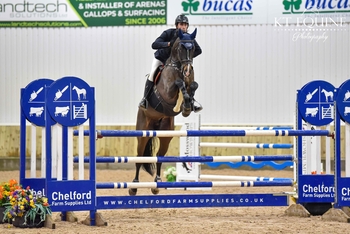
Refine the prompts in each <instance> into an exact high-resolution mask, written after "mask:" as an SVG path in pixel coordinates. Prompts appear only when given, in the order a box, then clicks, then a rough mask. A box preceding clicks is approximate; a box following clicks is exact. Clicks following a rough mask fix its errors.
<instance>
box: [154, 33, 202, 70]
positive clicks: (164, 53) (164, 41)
mask: <svg viewBox="0 0 350 234" xmlns="http://www.w3.org/2000/svg"><path fill="white" fill-rule="evenodd" d="M175 32H176V29H175V28H170V29H167V30H165V31H164V32H163V33H162V34H161V35H160V36H159V37H158V38H157V39H156V40H155V41H154V42H153V43H152V49H154V50H157V51H156V52H155V53H154V57H155V58H156V59H158V60H160V61H161V62H162V63H163V64H165V62H166V60H167V59H168V58H169V57H170V53H171V48H170V47H169V46H168V42H170V41H171V39H173V37H174V36H175ZM194 46H195V50H194V55H193V57H197V56H198V55H200V54H201V53H202V49H201V47H200V46H199V45H198V43H197V41H196V40H194Z"/></svg>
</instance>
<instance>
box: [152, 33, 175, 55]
mask: <svg viewBox="0 0 350 234" xmlns="http://www.w3.org/2000/svg"><path fill="white" fill-rule="evenodd" d="M172 30H174V29H168V30H165V31H164V32H163V33H162V34H161V35H160V36H159V37H158V38H157V39H156V40H155V41H154V42H153V43H152V49H154V50H157V49H161V48H167V47H169V46H170V43H169V42H170V40H171V39H172V32H171V31H172Z"/></svg>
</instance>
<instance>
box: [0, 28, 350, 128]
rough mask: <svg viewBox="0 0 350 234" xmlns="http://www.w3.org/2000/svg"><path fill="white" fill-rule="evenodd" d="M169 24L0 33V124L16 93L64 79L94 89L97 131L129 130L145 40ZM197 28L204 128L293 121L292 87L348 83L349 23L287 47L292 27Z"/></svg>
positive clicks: (15, 114) (13, 119)
mask: <svg viewBox="0 0 350 234" xmlns="http://www.w3.org/2000/svg"><path fill="white" fill-rule="evenodd" d="M167 27H172V26H171V25H170V26H164V25H163V26H140V27H135V26H133V27H91V28H0V103H1V105H0V124H1V125H19V101H20V100H19V97H20V88H22V87H25V86H26V85H27V84H29V83H30V82H31V81H33V80H35V79H38V78H42V77H46V78H51V79H54V80H55V79H58V78H61V77H63V76H68V75H73V76H78V77H80V78H82V79H84V80H85V81H86V82H87V83H88V84H90V86H93V87H95V88H96V102H97V115H96V117H97V123H98V124H107V125H124V124H130V125H133V124H135V121H136V113H137V105H138V102H139V101H140V99H141V97H142V94H143V87H144V82H145V75H146V74H147V73H148V72H149V69H150V66H151V62H152V57H153V52H154V51H153V50H152V49H151V43H152V42H153V40H154V39H155V38H156V37H157V36H158V35H160V33H161V32H162V31H163V30H164V29H166V28H167ZM194 28H198V33H197V41H198V43H199V44H200V45H201V47H202V50H203V54H202V55H200V56H199V57H197V58H196V59H195V61H194V67H195V72H196V80H197V81H198V83H199V89H198V91H197V94H196V99H197V100H198V101H200V103H201V104H202V105H203V107H204V109H203V111H202V112H201V114H202V123H214V124H292V123H293V115H294V110H295V98H296V90H297V89H300V88H301V87H302V86H303V85H304V84H306V83H307V82H309V81H312V80H319V79H320V80H327V81H329V82H330V83H332V84H333V85H334V86H335V87H339V85H340V84H341V83H342V82H343V81H345V80H347V79H349V78H350V66H349V64H350V59H349V55H350V43H349V41H350V27H349V25H346V27H345V28H344V30H342V31H340V30H337V31H327V32H326V34H327V36H328V38H327V40H325V41H318V42H316V41H315V40H314V41H312V42H310V41H308V40H306V39H300V38H299V39H298V40H295V41H293V40H292V38H293V35H294V33H295V31H294V30H286V31H284V30H277V29H276V27H274V26H273V25H217V26H216V25H214V26H203V25H201V26H199V25H198V26H196V25H190V29H189V31H190V32H192V31H193V30H194ZM291 29H293V26H292V28H291ZM183 121H184V119H183V118H182V117H177V118H176V123H177V124H178V123H181V122H183Z"/></svg>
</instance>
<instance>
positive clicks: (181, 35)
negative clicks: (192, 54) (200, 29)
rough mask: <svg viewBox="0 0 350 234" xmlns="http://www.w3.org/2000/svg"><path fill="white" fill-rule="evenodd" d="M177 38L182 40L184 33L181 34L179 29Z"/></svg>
mask: <svg viewBox="0 0 350 234" xmlns="http://www.w3.org/2000/svg"><path fill="white" fill-rule="evenodd" d="M178 36H179V38H180V40H182V38H183V36H184V33H183V32H182V30H181V29H179V30H178Z"/></svg>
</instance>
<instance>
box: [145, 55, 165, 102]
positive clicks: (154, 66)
mask: <svg viewBox="0 0 350 234" xmlns="http://www.w3.org/2000/svg"><path fill="white" fill-rule="evenodd" d="M161 65H162V62H161V61H159V60H158V59H156V58H154V59H153V62H152V67H151V72H150V74H149V75H148V78H147V80H146V84H145V91H144V94H143V98H142V100H141V102H140V103H139V107H141V108H143V109H147V106H148V102H147V98H148V95H149V94H150V93H151V90H152V87H153V84H154V83H153V81H154V73H155V72H156V70H157V68H158V67H159V66H161Z"/></svg>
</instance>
